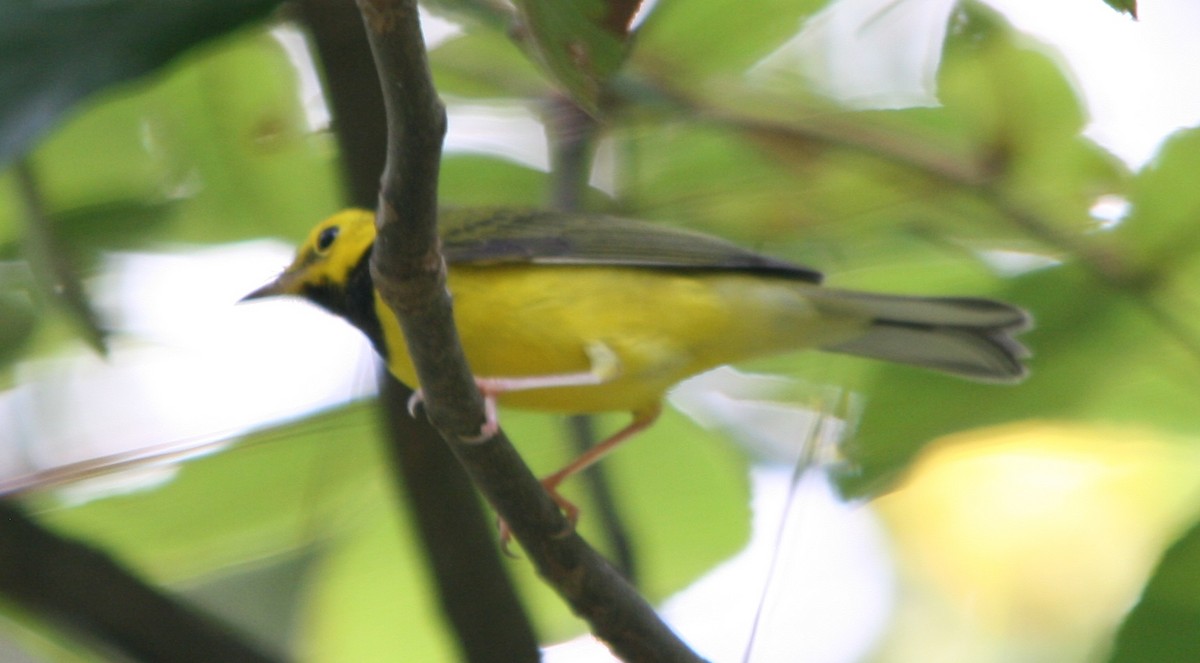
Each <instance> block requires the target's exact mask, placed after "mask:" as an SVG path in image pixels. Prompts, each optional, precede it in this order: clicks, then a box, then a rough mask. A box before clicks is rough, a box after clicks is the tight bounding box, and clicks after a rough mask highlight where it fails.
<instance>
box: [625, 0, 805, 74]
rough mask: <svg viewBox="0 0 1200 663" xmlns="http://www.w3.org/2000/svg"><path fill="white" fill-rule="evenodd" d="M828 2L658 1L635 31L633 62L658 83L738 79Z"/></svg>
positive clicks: (778, 0) (771, 0) (779, 0)
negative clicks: (726, 77) (650, 74)
mask: <svg viewBox="0 0 1200 663" xmlns="http://www.w3.org/2000/svg"><path fill="white" fill-rule="evenodd" d="M827 4H829V3H828V0H758V1H757V2H754V3H753V4H747V3H745V2H739V1H738V0H661V1H660V2H658V3H656V4H655V6H654V8H653V9H652V10H651V11H650V14H649V16H648V17H647V18H646V20H645V22H644V24H643V25H642V26H641V27H640V28H639V29H638V34H637V49H636V51H635V54H634V59H635V60H636V62H637V65H638V69H640V70H644V71H647V72H651V73H652V74H653V76H654V77H655V78H656V79H659V80H668V81H671V82H672V84H678V85H683V86H690V85H693V84H700V83H704V82H706V81H707V80H709V79H711V77H713V76H720V75H726V76H728V75H734V74H741V73H742V72H743V71H745V70H746V69H747V68H749V67H750V66H751V65H753V64H754V63H756V62H758V61H759V60H761V59H762V58H763V57H765V56H766V55H767V54H769V53H770V52H771V51H773V50H775V49H776V48H778V47H780V46H781V45H782V44H783V43H784V42H785V41H786V40H787V39H788V38H790V37H792V36H793V35H795V34H796V33H798V32H799V31H800V28H801V25H802V23H803V21H804V20H805V19H806V18H807V17H808V15H809V14H811V13H812V12H814V11H816V10H818V9H820V8H821V7H824V6H825V5H827Z"/></svg>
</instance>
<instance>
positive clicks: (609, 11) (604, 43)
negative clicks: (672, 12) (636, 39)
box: [516, 0, 638, 112]
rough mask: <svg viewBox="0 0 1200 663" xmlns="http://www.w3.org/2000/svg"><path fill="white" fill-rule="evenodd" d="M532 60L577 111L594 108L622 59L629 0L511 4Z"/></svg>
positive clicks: (629, 15) (631, 4) (539, 0)
mask: <svg viewBox="0 0 1200 663" xmlns="http://www.w3.org/2000/svg"><path fill="white" fill-rule="evenodd" d="M516 5H517V7H518V9H520V11H521V18H522V20H523V27H524V29H525V30H526V31H527V36H528V38H530V39H531V40H532V43H533V49H534V52H535V53H536V56H537V58H538V60H540V61H541V64H542V66H543V67H545V69H546V70H547V71H548V72H550V75H551V76H553V77H554V79H555V80H557V81H558V83H559V84H560V85H562V87H563V88H564V89H565V90H566V91H567V93H568V94H570V95H571V96H572V98H574V99H575V101H576V102H577V103H579V104H580V105H581V106H582V107H583V108H585V109H587V110H588V111H591V112H596V111H597V110H598V109H599V106H600V101H601V96H602V94H603V92H604V88H605V86H606V85H607V84H608V80H609V79H610V78H612V76H613V74H615V73H616V72H617V70H618V69H620V67H621V65H622V63H624V61H625V51H626V41H627V39H628V37H629V21H630V19H631V18H632V15H633V11H634V10H636V9H637V6H638V2H630V1H629V0H574V1H573V2H562V1H561V0H516Z"/></svg>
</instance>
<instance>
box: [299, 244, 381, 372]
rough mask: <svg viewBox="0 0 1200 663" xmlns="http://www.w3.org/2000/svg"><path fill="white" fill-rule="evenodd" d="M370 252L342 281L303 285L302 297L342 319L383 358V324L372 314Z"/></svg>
mask: <svg viewBox="0 0 1200 663" xmlns="http://www.w3.org/2000/svg"><path fill="white" fill-rule="evenodd" d="M370 263H371V251H370V250H367V252H366V253H364V254H363V257H362V259H360V260H359V261H358V263H357V264H356V265H354V268H353V269H351V270H350V274H349V277H348V278H347V279H346V282H345V283H344V284H335V283H329V282H325V283H319V284H315V285H309V286H306V287H305V288H304V292H303V295H304V298H305V299H307V300H309V301H311V302H312V303H314V304H316V305H318V306H320V307H321V308H323V309H325V310H326V311H329V312H330V313H333V314H334V315H337V316H340V317H342V318H345V319H346V320H347V321H348V322H349V323H350V324H352V325H354V326H355V327H357V328H358V329H359V330H360V331H362V333H364V334H366V335H367V338H368V339H370V340H371V345H373V346H375V351H376V352H378V353H379V356H381V357H383V358H384V359H387V356H388V353H387V344H386V343H384V339H383V325H381V324H380V322H379V316H378V315H376V313H375V284H374V283H372V281H371V266H370Z"/></svg>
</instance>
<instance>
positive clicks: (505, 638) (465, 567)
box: [299, 0, 539, 663]
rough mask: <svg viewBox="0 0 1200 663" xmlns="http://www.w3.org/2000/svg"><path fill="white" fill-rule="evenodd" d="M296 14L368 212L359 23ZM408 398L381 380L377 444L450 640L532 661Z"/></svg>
mask: <svg viewBox="0 0 1200 663" xmlns="http://www.w3.org/2000/svg"><path fill="white" fill-rule="evenodd" d="M299 6H300V10H301V13H302V15H303V18H304V21H305V24H306V25H307V27H308V29H309V32H310V33H311V34H312V35H313V41H314V42H316V46H317V53H318V57H319V60H320V63H321V65H322V67H323V69H324V71H325V74H326V75H325V80H324V83H325V89H326V96H327V97H328V99H329V105H330V108H331V110H332V114H333V128H334V131H335V133H336V136H337V140H338V146H339V150H338V153H339V155H340V156H341V162H342V171H343V173H344V175H345V178H346V182H345V185H346V186H345V189H346V194H347V196H348V197H349V199H350V202H351V204H353V205H355V206H357V207H367V208H369V207H372V206H374V205H375V202H376V200H377V199H378V197H379V174H380V173H381V172H383V168H384V156H385V150H384V147H385V144H386V143H387V117H386V115H385V113H384V107H383V95H382V92H381V90H380V86H379V83H378V81H379V76H378V74H377V73H376V71H375V62H374V60H373V59H372V57H371V46H370V44H368V43H367V36H366V32H365V31H364V28H363V20H362V16H361V15H360V13H359V11H358V9H357V8H356V7H355V6H354V5H353V4H350V3H348V2H346V1H345V0H302V1H301V2H300V4H299ZM411 395H412V391H411V390H410V389H408V388H407V387H405V386H403V385H401V384H400V383H399V382H398V381H397V380H396V379H395V378H394V377H392V375H391V374H390V373H388V372H386V371H383V372H382V373H381V375H380V377H379V400H378V404H377V406H378V409H379V411H380V415H381V417H382V420H383V427H382V430H381V431H380V433H381V434H380V438H381V440H380V441H381V442H382V443H383V444H384V445H385V447H386V448H387V453H388V455H389V457H390V458H391V459H392V465H391V474H392V476H393V478H394V479H395V483H396V489H397V492H396V495H397V505H396V506H397V508H400V509H404V510H406V511H407V512H408V513H410V514H411V518H410V522H412V523H413V530H414V532H413V533H414V535H415V536H416V537H417V539H418V541H419V543H420V547H421V551H422V552H423V553H424V557H425V561H426V564H427V566H428V569H429V573H430V576H431V579H432V580H433V582H434V583H435V584H436V587H437V599H438V604H439V605H440V607H441V611H442V614H443V615H444V616H445V618H446V621H447V623H448V626H449V627H450V628H451V629H452V630H453V632H454V640H455V641H456V642H457V643H458V646H459V649H460V650H461V653H462V655H463V657H464V661H470V663H493V662H494V663H517V662H519V661H536V660H538V658H539V651H538V641H537V636H536V634H535V633H534V630H533V624H532V623H531V622H530V621H529V616H528V614H527V612H526V610H525V608H524V606H523V605H522V604H521V600H520V596H518V595H517V591H516V588H515V587H514V586H513V583H512V580H511V579H510V578H509V576H508V574H507V569H506V568H505V565H504V564H503V563H502V562H501V559H500V551H499V550H498V549H497V548H496V538H495V537H496V534H495V530H494V528H493V527H492V524H491V522H490V520H491V516H490V515H489V514H488V513H487V510H486V509H485V508H484V507H483V505H482V504H480V501H479V497H478V495H476V493H475V491H474V489H473V488H472V486H471V482H470V479H469V478H468V477H467V474H466V472H465V471H464V470H463V468H462V466H461V465H459V463H458V460H457V459H456V458H455V457H454V454H452V453H450V449H449V448H448V447H447V446H446V445H445V444H443V443H442V440H441V435H439V434H438V432H437V431H436V430H434V428H433V427H432V426H430V425H429V423H428V422H426V421H425V420H423V419H422V420H417V419H414V418H412V417H410V416H408V414H407V409H406V403H407V401H408V398H409V396H411Z"/></svg>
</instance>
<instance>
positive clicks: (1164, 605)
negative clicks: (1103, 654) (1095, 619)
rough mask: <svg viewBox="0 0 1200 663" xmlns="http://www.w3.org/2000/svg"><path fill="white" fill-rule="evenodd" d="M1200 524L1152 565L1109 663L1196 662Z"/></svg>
mask: <svg viewBox="0 0 1200 663" xmlns="http://www.w3.org/2000/svg"><path fill="white" fill-rule="evenodd" d="M1198 623H1200V525H1195V526H1193V527H1192V528H1191V529H1190V530H1188V532H1187V533H1186V534H1184V535H1183V537H1182V538H1180V539H1179V540H1178V541H1176V542H1175V544H1174V545H1172V546H1171V548H1170V549H1168V550H1167V552H1166V554H1165V555H1164V556H1163V558H1162V560H1161V561H1160V562H1159V564H1158V569H1157V570H1156V571H1155V572H1154V576H1153V577H1152V578H1151V579H1150V582H1149V584H1147V585H1146V589H1145V591H1144V592H1143V593H1142V598H1141V600H1140V601H1138V604H1137V606H1136V607H1135V608H1134V609H1133V612H1131V613H1130V614H1129V616H1128V617H1127V618H1126V619H1125V622H1124V623H1123V624H1122V625H1121V629H1120V631H1118V632H1117V639H1116V643H1115V645H1114V647H1113V651H1112V653H1111V654H1110V656H1109V658H1108V661H1109V662H1110V663H1191V662H1192V661H1200V637H1198V635H1197V632H1196V624H1198Z"/></svg>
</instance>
